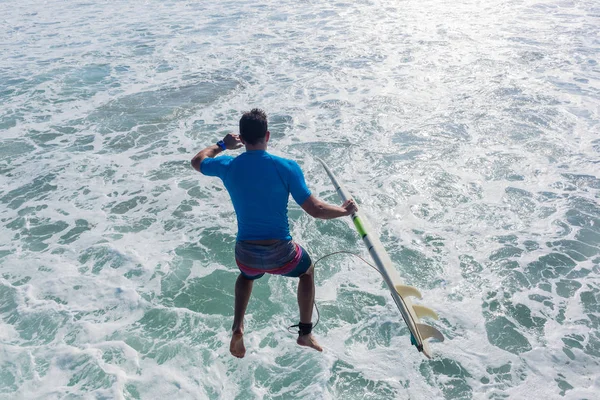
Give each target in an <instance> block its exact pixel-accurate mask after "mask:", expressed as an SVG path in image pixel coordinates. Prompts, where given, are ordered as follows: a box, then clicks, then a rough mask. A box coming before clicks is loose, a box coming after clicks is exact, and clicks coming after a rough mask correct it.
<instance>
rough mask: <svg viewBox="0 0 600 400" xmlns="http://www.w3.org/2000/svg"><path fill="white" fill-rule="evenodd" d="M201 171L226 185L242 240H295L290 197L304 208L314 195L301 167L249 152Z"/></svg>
mask: <svg viewBox="0 0 600 400" xmlns="http://www.w3.org/2000/svg"><path fill="white" fill-rule="evenodd" d="M200 171H201V172H202V173H203V174H204V175H208V176H218V177H219V178H221V180H222V181H223V183H224V184H225V188H226V189H227V191H228V192H229V196H230V197H231V202H232V203H233V208H234V209H235V213H236V215H237V222H238V235H237V239H238V240H267V239H283V240H290V239H291V238H292V237H291V235H290V228H289V224H288V216H287V205H288V199H289V196H290V194H291V195H292V197H293V199H294V200H295V201H296V203H298V204H299V205H302V203H304V202H305V201H306V199H308V198H309V196H310V194H311V193H310V190H309V189H308V187H307V186H306V182H305V180H304V174H303V173H302V169H301V168H300V166H299V165H298V163H296V162H295V161H292V160H288V159H286V158H282V157H277V156H274V155H272V154H269V153H268V152H266V151H264V150H249V151H246V152H245V153H242V154H240V155H239V156H237V157H231V156H220V157H215V158H205V159H204V160H203V161H202V164H200Z"/></svg>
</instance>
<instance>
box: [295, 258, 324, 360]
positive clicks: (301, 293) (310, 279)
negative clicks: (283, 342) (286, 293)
mask: <svg viewBox="0 0 600 400" xmlns="http://www.w3.org/2000/svg"><path fill="white" fill-rule="evenodd" d="M314 302H315V279H314V266H313V265H311V266H310V268H309V269H308V271H306V273H304V274H303V275H301V276H300V281H299V282H298V308H300V322H302V323H304V324H310V323H311V321H312V310H313V304H314ZM297 343H298V344H299V345H300V346H307V347H311V348H313V349H315V350H317V351H323V348H322V347H321V346H319V343H317V341H316V339H315V338H314V336H313V335H312V333H309V334H308V335H302V336H298V340H297Z"/></svg>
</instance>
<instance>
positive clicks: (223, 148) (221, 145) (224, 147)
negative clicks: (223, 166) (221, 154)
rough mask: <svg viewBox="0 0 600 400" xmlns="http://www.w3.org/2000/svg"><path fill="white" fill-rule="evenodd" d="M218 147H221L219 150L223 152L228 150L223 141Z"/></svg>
mask: <svg viewBox="0 0 600 400" xmlns="http://www.w3.org/2000/svg"><path fill="white" fill-rule="evenodd" d="M217 146H218V147H219V149H220V150H221V151H225V150H227V145H226V144H225V142H224V141H223V140H219V141H218V142H217Z"/></svg>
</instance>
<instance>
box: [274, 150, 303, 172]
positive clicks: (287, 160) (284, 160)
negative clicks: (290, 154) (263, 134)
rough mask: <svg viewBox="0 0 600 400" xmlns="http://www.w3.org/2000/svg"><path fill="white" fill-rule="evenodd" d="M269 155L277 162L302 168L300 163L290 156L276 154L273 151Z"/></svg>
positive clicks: (290, 166)
mask: <svg viewBox="0 0 600 400" xmlns="http://www.w3.org/2000/svg"><path fill="white" fill-rule="evenodd" d="M269 155H270V156H271V158H272V159H273V161H275V162H277V163H278V164H281V165H283V166H284V167H286V168H300V165H298V163H297V162H296V161H294V160H292V159H290V158H285V157H280V156H276V155H274V154H271V153H269Z"/></svg>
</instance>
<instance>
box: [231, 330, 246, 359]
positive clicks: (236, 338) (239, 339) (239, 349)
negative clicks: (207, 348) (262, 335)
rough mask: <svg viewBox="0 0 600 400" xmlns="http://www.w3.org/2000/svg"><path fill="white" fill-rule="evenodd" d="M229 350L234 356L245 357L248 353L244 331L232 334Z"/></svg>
mask: <svg viewBox="0 0 600 400" xmlns="http://www.w3.org/2000/svg"><path fill="white" fill-rule="evenodd" d="M229 351H230V352H231V354H232V355H233V356H234V357H237V358H244V356H245V355H246V346H244V334H243V333H242V332H234V333H233V335H231V343H230V344H229Z"/></svg>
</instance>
